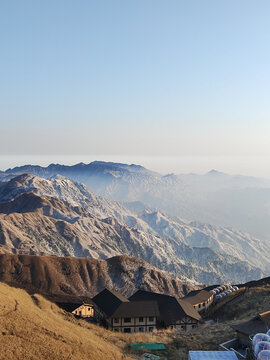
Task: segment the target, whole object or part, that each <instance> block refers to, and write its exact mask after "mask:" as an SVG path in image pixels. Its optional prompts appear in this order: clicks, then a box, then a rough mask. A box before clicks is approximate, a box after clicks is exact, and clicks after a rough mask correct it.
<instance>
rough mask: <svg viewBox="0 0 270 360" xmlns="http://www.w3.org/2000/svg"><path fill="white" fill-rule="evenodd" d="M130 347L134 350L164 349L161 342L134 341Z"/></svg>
mask: <svg viewBox="0 0 270 360" xmlns="http://www.w3.org/2000/svg"><path fill="white" fill-rule="evenodd" d="M131 347H132V349H134V350H144V349H146V350H165V345H164V344H163V343H134V344H131Z"/></svg>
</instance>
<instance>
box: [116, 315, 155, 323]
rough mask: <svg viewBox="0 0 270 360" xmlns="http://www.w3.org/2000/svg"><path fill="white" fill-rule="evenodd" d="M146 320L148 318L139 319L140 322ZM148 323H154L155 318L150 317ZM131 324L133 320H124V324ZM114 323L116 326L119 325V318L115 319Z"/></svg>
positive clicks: (128, 318)
mask: <svg viewBox="0 0 270 360" xmlns="http://www.w3.org/2000/svg"><path fill="white" fill-rule="evenodd" d="M144 319H147V318H143V317H139V322H141V323H142V322H144ZM148 321H149V322H153V321H154V317H153V316H149V317H148ZM130 322H131V318H130V317H126V318H124V323H130ZM114 323H115V324H118V323H119V318H114Z"/></svg>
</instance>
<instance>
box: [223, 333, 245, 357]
mask: <svg viewBox="0 0 270 360" xmlns="http://www.w3.org/2000/svg"><path fill="white" fill-rule="evenodd" d="M219 347H220V349H221V350H225V351H233V352H234V353H235V355H236V356H237V357H238V359H240V360H242V359H247V349H245V355H243V354H241V353H240V352H239V351H237V349H238V350H240V349H239V340H238V339H237V338H234V339H231V340H229V341H226V342H225V343H223V344H220V345H219Z"/></svg>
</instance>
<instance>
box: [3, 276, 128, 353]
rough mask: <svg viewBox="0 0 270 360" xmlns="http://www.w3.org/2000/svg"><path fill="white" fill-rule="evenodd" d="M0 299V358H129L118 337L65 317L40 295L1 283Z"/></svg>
mask: <svg viewBox="0 0 270 360" xmlns="http://www.w3.org/2000/svg"><path fill="white" fill-rule="evenodd" d="M0 300H1V301H0V342H1V353H0V359H7V360H9V359H20V360H22V359H74V360H75V359H78V360H83V359H88V360H89V359H95V360H99V359H102V360H105V359H115V360H117V359H121V360H123V359H125V360H129V359H132V357H131V356H125V355H124V353H123V349H122V348H123V346H124V345H125V343H124V342H123V341H121V338H120V337H118V338H115V339H113V336H112V335H113V333H111V332H106V331H104V330H103V329H101V328H98V327H95V326H91V325H87V324H86V323H85V322H82V321H81V322H77V324H76V321H75V320H74V322H72V321H67V320H68V318H67V316H68V315H65V314H64V312H63V311H62V310H60V309H59V308H58V307H57V306H56V305H54V304H52V303H50V302H48V301H47V300H45V299H44V298H43V297H42V296H40V295H35V296H34V298H33V297H31V296H30V295H28V294H27V293H26V292H25V291H24V290H20V289H15V288H12V287H9V286H8V285H5V284H2V283H0ZM65 317H66V318H65ZM71 320H72V318H71ZM78 324H81V326H78Z"/></svg>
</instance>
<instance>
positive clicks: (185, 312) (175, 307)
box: [129, 290, 201, 325]
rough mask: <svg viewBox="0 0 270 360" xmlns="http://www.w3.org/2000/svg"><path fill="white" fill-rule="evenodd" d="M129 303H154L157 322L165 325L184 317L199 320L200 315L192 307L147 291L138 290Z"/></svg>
mask: <svg viewBox="0 0 270 360" xmlns="http://www.w3.org/2000/svg"><path fill="white" fill-rule="evenodd" d="M129 300H130V301H156V302H157V303H158V307H159V312H160V316H159V320H160V321H164V322H165V324H166V325H169V324H175V323H176V321H178V320H181V319H182V318H183V317H185V316H190V317H191V318H193V319H195V320H200V318H201V317H200V315H199V314H198V312H197V311H196V310H195V309H194V307H193V306H192V305H191V304H189V303H187V302H185V301H184V300H179V299H176V298H175V297H173V296H169V295H164V294H157V293H152V292H148V291H143V290H138V291H137V292H136V293H135V294H133V295H132V296H131V297H130V298H129Z"/></svg>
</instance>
